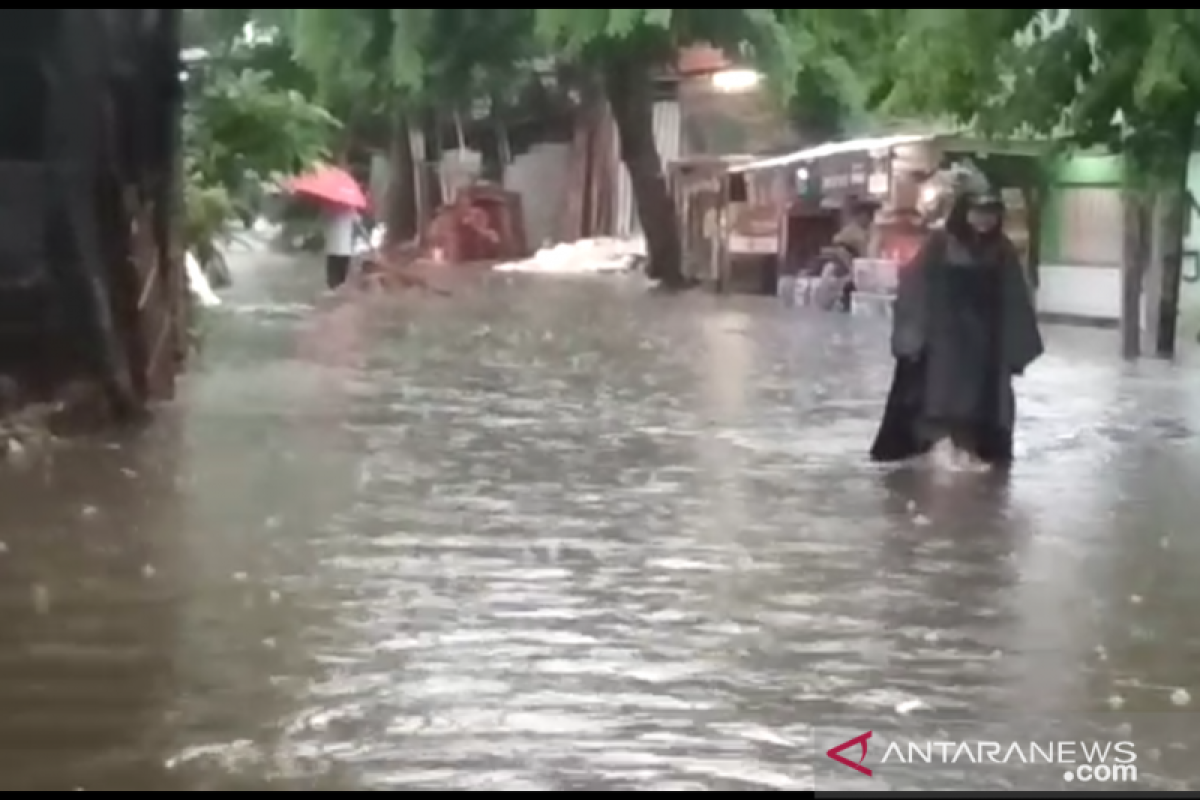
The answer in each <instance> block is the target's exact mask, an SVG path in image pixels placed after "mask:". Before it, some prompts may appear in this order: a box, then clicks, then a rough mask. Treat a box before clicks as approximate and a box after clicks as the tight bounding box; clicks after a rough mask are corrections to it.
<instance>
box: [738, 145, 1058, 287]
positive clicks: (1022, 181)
mask: <svg viewBox="0 0 1200 800" xmlns="http://www.w3.org/2000/svg"><path fill="white" fill-rule="evenodd" d="M1040 156H1041V148H1040V147H1039V146H1037V145H1030V144H1021V143H1012V142H989V141H984V140H979V139H971V138H967V137H960V136H950V135H937V134H905V135H895V136H883V137H872V138H865V139H856V140H850V141H845V142H832V143H828V144H823V145H818V146H816V147H810V148H806V149H803V150H798V151H795V152H793V153H788V154H785V155H780V156H774V157H770V158H763V159H758V160H755V161H750V162H746V163H742V164H738V165H736V166H734V167H732V168H731V172H732V173H734V174H740V175H742V176H744V177H745V178H746V180H747V181H748V182H749V181H754V180H758V181H760V182H761V181H762V180H763V176H771V177H770V178H769V179H768V180H769V181H770V182H771V183H772V184H773V185H775V186H780V187H783V186H789V185H790V186H791V189H792V196H791V198H790V200H789V202H787V203H785V204H782V205H781V211H780V216H781V221H780V223H779V224H778V226H777V230H778V244H777V250H776V252H777V254H778V262H779V263H782V264H789V263H790V264H794V263H796V262H803V261H804V260H805V259H806V258H808V257H810V256H811V255H813V254H814V253H815V251H816V250H817V249H819V247H820V245H821V240H822V239H823V238H824V239H825V241H826V242H827V241H828V238H825V237H829V238H831V237H832V233H833V231H834V230H836V227H837V220H838V218H839V213H840V211H841V209H843V208H844V207H845V206H846V205H847V204H849V203H851V202H863V201H867V202H871V203H874V204H877V205H878V212H877V213H876V216H875V222H874V225H873V230H872V232H871V233H872V235H871V244H870V248H869V251H870V252H868V253H867V255H866V257H865V258H863V259H861V260H862V261H863V264H862V265H861V266H862V269H861V270H859V269H856V275H859V274H861V276H862V277H863V283H864V284H868V285H864V286H861V287H860V289H861V290H865V291H867V292H868V293H869V292H872V291H879V292H881V293H883V294H885V295H886V294H887V293H888V292H890V290H891V287H892V286H894V279H895V270H896V268H897V266H898V264H899V263H901V262H903V261H904V260H906V259H907V258H908V257H909V256H911V255H912V253H913V252H914V251H915V249H916V248H917V247H918V246H919V244H920V240H921V239H922V238H923V236H924V228H923V226H922V225H921V224H920V221H919V212H918V209H919V207H920V199H921V193H922V191H924V190H926V189H927V182H928V181H929V180H930V178H931V177H932V176H934V175H936V174H937V173H938V172H939V171H941V170H944V169H946V168H948V167H949V166H950V165H952V164H954V163H957V162H963V161H967V160H969V161H970V162H971V163H972V164H973V165H974V166H975V167H976V168H978V169H979V170H980V171H981V172H982V173H983V174H984V175H985V176H986V177H987V178H988V180H989V182H990V183H991V185H992V186H994V187H996V188H997V189H998V190H999V191H1000V192H1001V193H1002V195H1003V197H1004V199H1005V202H1006V205H1007V206H1008V214H1007V217H1006V221H1005V229H1006V231H1007V233H1008V234H1009V236H1011V237H1012V239H1013V241H1014V242H1015V243H1016V244H1017V246H1018V249H1019V250H1020V251H1021V254H1022V257H1023V260H1024V263H1025V265H1026V268H1027V269H1028V270H1029V273H1030V279H1031V282H1032V283H1034V284H1035V285H1036V280H1037V253H1038V245H1037V240H1038V225H1037V221H1038V213H1037V211H1038V207H1039V205H1038V204H1039V202H1040V199H1041V197H1042V195H1043V194H1044V192H1043V179H1042V160H1041V158H1040ZM868 267H869V269H868Z"/></svg>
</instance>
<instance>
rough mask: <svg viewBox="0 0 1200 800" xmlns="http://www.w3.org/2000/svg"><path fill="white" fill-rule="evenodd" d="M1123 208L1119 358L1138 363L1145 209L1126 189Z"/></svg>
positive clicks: (1144, 260)
mask: <svg viewBox="0 0 1200 800" xmlns="http://www.w3.org/2000/svg"><path fill="white" fill-rule="evenodd" d="M1123 204H1124V210H1125V214H1124V248H1123V250H1124V258H1123V259H1122V264H1121V356H1122V358H1126V359H1129V360H1134V359H1137V358H1138V357H1139V356H1140V355H1141V353H1142V335H1141V333H1142V332H1141V323H1142V308H1141V306H1142V271H1143V265H1144V264H1145V263H1146V258H1145V255H1146V252H1145V251H1146V247H1145V245H1146V213H1145V212H1146V206H1145V202H1144V201H1143V198H1142V197H1141V196H1139V195H1138V193H1137V192H1135V191H1133V190H1131V189H1126V190H1125V196H1124V198H1123Z"/></svg>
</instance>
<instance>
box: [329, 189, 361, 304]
mask: <svg viewBox="0 0 1200 800" xmlns="http://www.w3.org/2000/svg"><path fill="white" fill-rule="evenodd" d="M357 226H358V212H356V211H355V210H354V209H352V208H346V207H344V206H335V207H333V208H331V209H329V210H328V211H327V212H326V216H325V282H326V283H327V285H328V286H329V288H330V289H336V288H338V287H339V286H341V285H342V284H343V283H345V282H346V278H347V277H348V276H349V274H350V260H351V258H352V257H353V255H354V233H355V229H356V228H357Z"/></svg>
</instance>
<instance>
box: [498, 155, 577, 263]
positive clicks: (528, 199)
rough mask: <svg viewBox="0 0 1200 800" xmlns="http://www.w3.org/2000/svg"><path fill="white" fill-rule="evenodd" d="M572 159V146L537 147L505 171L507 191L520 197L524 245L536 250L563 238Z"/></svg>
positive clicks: (514, 161) (521, 156)
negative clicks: (563, 218) (564, 211)
mask: <svg viewBox="0 0 1200 800" xmlns="http://www.w3.org/2000/svg"><path fill="white" fill-rule="evenodd" d="M570 158H571V146H570V145H567V144H559V143H543V144H535V145H534V146H533V147H531V148H529V151H528V152H525V153H522V154H521V155H519V156H517V157H516V158H515V159H513V163H511V164H509V165H508V169H506V170H505V171H504V188H506V189H508V190H509V191H510V192H516V193H517V194H519V195H521V207H522V211H523V212H524V216H525V241H526V242H528V243H529V247H530V248H531V249H533V250H536V249H538V248H539V247H541V246H542V245H544V244H547V243H557V242H558V241H559V239H560V238H561V236H560V232H561V229H562V219H561V217H562V210H563V207H564V206H565V205H566V203H567V192H568V187H567V182H568V177H569V173H570Z"/></svg>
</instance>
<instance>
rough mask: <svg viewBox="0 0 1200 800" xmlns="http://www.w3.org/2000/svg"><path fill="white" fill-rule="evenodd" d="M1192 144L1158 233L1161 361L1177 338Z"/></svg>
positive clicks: (1157, 347) (1175, 175) (1165, 198)
mask: <svg viewBox="0 0 1200 800" xmlns="http://www.w3.org/2000/svg"><path fill="white" fill-rule="evenodd" d="M1190 150H1191V141H1190V138H1189V141H1188V151H1186V152H1185V153H1184V158H1183V159H1181V161H1182V163H1181V164H1179V165H1177V166H1176V169H1175V170H1173V171H1172V176H1171V177H1172V183H1173V184H1174V185H1173V186H1171V187H1170V188H1169V189H1168V190H1167V191H1166V192H1164V193H1163V195H1162V199H1161V202H1162V204H1163V209H1162V216H1161V223H1160V227H1159V229H1158V231H1157V232H1156V233H1157V235H1158V242H1159V247H1158V248H1156V249H1157V250H1158V252H1159V253H1160V254H1161V262H1160V264H1159V268H1160V270H1161V282H1160V283H1159V288H1158V292H1157V294H1158V313H1157V315H1156V316H1157V318H1158V319H1157V325H1156V326H1155V328H1154V354H1155V355H1157V356H1159V357H1160V358H1174V357H1175V338H1176V335H1177V329H1178V327H1179V290H1180V284H1181V283H1182V279H1183V248H1184V238H1185V237H1186V235H1187V221H1188V215H1189V214H1191V213H1192V208H1191V203H1190V201H1189V199H1188V189H1187V175H1188V170H1187V156H1189V155H1190Z"/></svg>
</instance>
